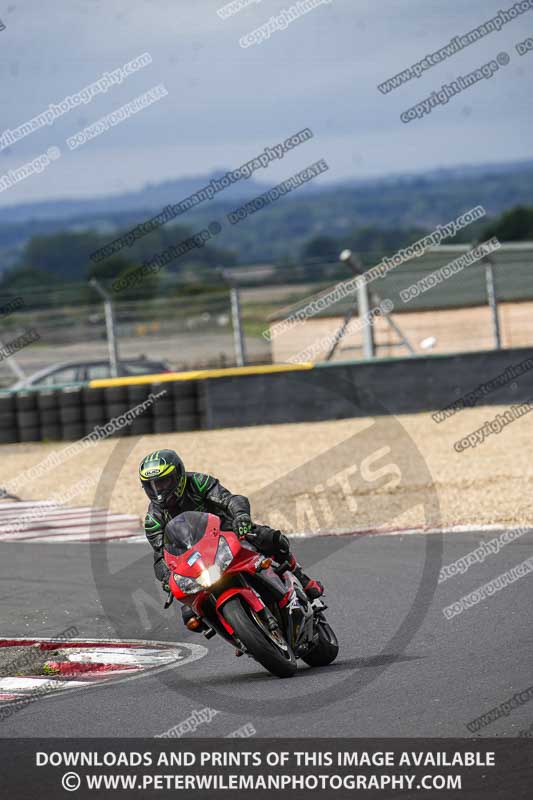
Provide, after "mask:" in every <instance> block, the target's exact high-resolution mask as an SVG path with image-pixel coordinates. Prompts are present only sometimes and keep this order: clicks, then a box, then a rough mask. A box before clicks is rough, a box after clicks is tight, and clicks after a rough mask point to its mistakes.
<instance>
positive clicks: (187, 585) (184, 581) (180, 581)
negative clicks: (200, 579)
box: [174, 572, 202, 594]
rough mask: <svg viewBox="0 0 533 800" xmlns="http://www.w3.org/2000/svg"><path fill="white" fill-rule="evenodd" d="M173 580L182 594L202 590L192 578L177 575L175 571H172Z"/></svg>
mask: <svg viewBox="0 0 533 800" xmlns="http://www.w3.org/2000/svg"><path fill="white" fill-rule="evenodd" d="M174 580H175V581H176V584H177V585H178V587H179V588H180V589H181V591H182V592H183V593H184V594H195V592H200V591H201V590H202V587H201V586H200V585H199V584H198V583H197V581H195V580H194V578H186V577H185V575H178V573H177V572H174Z"/></svg>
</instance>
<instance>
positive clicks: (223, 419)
mask: <svg viewBox="0 0 533 800" xmlns="http://www.w3.org/2000/svg"><path fill="white" fill-rule="evenodd" d="M520 364H521V365H522V368H521V372H520V377H517V378H516V380H514V379H513V374H514V370H515V368H516V365H520ZM524 365H525V366H524ZM526 367H527V369H526ZM498 376H499V378H501V380H499V382H498V380H495V379H496V378H497V377H498ZM506 376H507V377H508V378H509V379H508V380H507V377H506ZM491 382H492V383H491ZM95 383H97V384H100V385H97V386H85V387H82V388H80V387H66V388H64V389H46V390H44V391H41V392H37V391H21V392H18V393H17V394H12V395H9V394H4V395H0V444H7V443H10V442H36V441H55V440H63V441H66V440H75V439H81V438H83V437H84V436H86V435H87V434H89V433H91V432H92V431H94V430H95V429H98V426H100V428H104V427H105V428H106V433H107V435H113V436H142V435H146V434H153V433H156V434H165V433H175V432H181V431H195V430H202V429H208V430H210V429H213V428H227V427H244V426H247V425H271V424H279V423H286V422H312V421H318V420H327V419H342V418H346V417H356V416H372V415H374V414H382V413H384V409H386V410H387V413H390V414H402V413H403V414H407V413H420V412H430V411H436V410H439V409H442V408H444V407H446V406H447V405H449V404H451V403H454V402H455V401H457V398H459V397H462V396H463V395H464V396H465V397H467V398H468V397H469V395H473V394H475V393H476V392H475V390H476V387H478V388H479V387H480V386H481V387H482V389H483V391H481V389H479V391H478V394H479V402H477V401H476V403H477V404H478V405H488V404H496V405H511V404H513V403H524V402H531V398H533V348H520V349H513V350H493V351H483V352H473V353H459V354H455V355H450V356H429V357H428V356H416V357H414V358H399V359H383V360H373V361H366V362H361V361H359V362H342V363H338V362H337V363H333V364H323V365H319V366H316V367H314V368H311V367H310V366H309V365H308V366H305V367H303V366H301V367H296V368H294V367H290V366H287V367H283V366H281V365H274V366H272V367H258V368H252V367H244V368H243V369H237V368H235V369H234V368H230V369H227V370H205V371H201V372H200V371H199V372H192V373H182V374H181V375H180V376H179V377H178V375H177V374H173V375H171V376H163V375H161V376H159V375H157V376H139V379H138V382H135V379H132V378H127V379H120V378H119V379H110V380H109V381H97V382H95ZM102 384H104V385H102ZM492 384H494V386H492ZM487 387H488V388H489V389H490V391H488V389H487ZM476 391H477V390H476ZM154 395H159V396H158V398H157V399H155V398H154ZM476 396H477V395H476ZM147 401H148V402H147ZM142 404H146V406H145V408H144V409H142V413H139V414H138V415H137V414H136V413H135V409H138V408H139V406H141V405H142ZM128 412H129V413H128ZM132 412H134V413H132ZM126 415H127V417H126ZM117 418H122V419H121V421H120V422H119V423H118V424H117ZM112 420H115V422H114V423H113V426H111V425H110V424H109V423H110V422H111V421H112ZM113 428H114V430H113Z"/></svg>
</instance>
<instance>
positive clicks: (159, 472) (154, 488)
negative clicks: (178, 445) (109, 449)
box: [139, 450, 187, 506]
mask: <svg viewBox="0 0 533 800" xmlns="http://www.w3.org/2000/svg"><path fill="white" fill-rule="evenodd" d="M139 477H140V479H141V486H142V487H143V489H144V491H145V492H146V494H147V495H148V497H149V498H150V500H151V501H152V502H154V503H157V505H162V506H164V505H165V504H166V503H167V501H168V500H169V499H170V498H171V497H172V496H173V495H174V497H176V498H178V499H179V498H180V497H181V496H182V495H183V492H184V491H185V484H186V483H187V475H186V474H185V466H184V464H183V461H182V460H181V458H180V457H179V456H178V454H177V453H176V452H174V450H156V451H155V453H150V454H149V455H147V456H145V457H144V458H143V460H142V461H141V465H140V467H139Z"/></svg>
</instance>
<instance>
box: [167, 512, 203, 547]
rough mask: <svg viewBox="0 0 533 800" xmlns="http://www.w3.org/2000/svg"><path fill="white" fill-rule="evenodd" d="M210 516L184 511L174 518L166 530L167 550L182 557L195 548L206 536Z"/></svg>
mask: <svg viewBox="0 0 533 800" xmlns="http://www.w3.org/2000/svg"><path fill="white" fill-rule="evenodd" d="M208 521H209V515H208V514H206V513H205V512H203V511H184V512H183V514H179V515H178V516H177V517H174V519H172V520H171V521H170V522H169V523H168V525H167V526H166V528H165V550H167V551H168V552H169V553H170V554H171V555H173V556H181V555H183V553H185V551H186V550H189V549H190V548H191V547H194V545H195V544H197V543H198V542H199V541H200V539H201V538H202V536H203V535H204V533H205V531H206V528H207V523H208Z"/></svg>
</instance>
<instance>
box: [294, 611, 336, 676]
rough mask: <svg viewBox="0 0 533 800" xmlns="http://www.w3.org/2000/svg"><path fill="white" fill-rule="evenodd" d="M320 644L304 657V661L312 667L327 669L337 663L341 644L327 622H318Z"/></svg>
mask: <svg viewBox="0 0 533 800" xmlns="http://www.w3.org/2000/svg"><path fill="white" fill-rule="evenodd" d="M317 627H318V643H317V644H316V645H315V647H313V649H312V650H311V651H310V652H309V653H307V655H306V656H302V661H305V663H306V664H309V666H310V667H325V666H327V665H328V664H331V662H332V661H335V659H336V658H337V655H338V652H339V643H338V641H337V637H336V636H335V634H334V632H333V628H332V627H331V625H328V623H327V622H325V621H324V622H322V621H320V622H318V626H317Z"/></svg>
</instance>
